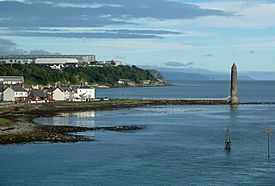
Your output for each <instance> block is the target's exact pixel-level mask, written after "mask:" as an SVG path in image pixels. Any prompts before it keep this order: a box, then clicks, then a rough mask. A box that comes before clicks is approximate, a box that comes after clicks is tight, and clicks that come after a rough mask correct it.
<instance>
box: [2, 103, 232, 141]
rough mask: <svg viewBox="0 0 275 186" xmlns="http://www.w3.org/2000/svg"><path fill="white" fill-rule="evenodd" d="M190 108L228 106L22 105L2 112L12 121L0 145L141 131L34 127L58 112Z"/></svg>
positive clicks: (3, 115)
mask: <svg viewBox="0 0 275 186" xmlns="http://www.w3.org/2000/svg"><path fill="white" fill-rule="evenodd" d="M183 104H185V105H191V104H210V105H217V104H228V102H226V101H210V102H209V101H202V100H197V101H192V100H115V101H107V102H93V103H72V102H67V103H48V104H32V105H22V106H19V107H13V108H7V109H3V110H1V112H0V116H1V117H4V118H7V119H10V120H11V121H13V124H12V125H9V126H1V125H0V144H20V143H29V142H53V143H56V142H79V141H92V140H94V139H91V138H89V137H87V136H82V135H76V134H73V133H77V132H85V131H97V130H104V131H115V132H130V131H136V130H140V129H142V127H140V126H114V127H94V128H89V127H74V126H51V125H40V124H34V123H33V118H36V117H51V116H56V115H58V114H59V113H61V112H76V111H88V110H95V111H98V110H112V109H123V108H132V107H139V106H149V105H183Z"/></svg>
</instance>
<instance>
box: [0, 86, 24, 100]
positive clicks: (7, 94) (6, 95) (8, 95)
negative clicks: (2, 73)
mask: <svg viewBox="0 0 275 186" xmlns="http://www.w3.org/2000/svg"><path fill="white" fill-rule="evenodd" d="M3 101H16V102H26V101H28V91H27V90H26V89H24V88H23V87H21V86H11V87H8V88H6V89H5V90H4V91H3Z"/></svg>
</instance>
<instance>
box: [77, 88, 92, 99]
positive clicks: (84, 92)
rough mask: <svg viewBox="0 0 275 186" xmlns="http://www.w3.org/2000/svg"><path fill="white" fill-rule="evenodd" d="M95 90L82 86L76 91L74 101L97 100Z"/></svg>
mask: <svg viewBox="0 0 275 186" xmlns="http://www.w3.org/2000/svg"><path fill="white" fill-rule="evenodd" d="M95 97H96V93H95V88H92V87H89V86H80V87H78V88H77V89H76V93H75V96H74V101H90V100H92V99H95Z"/></svg>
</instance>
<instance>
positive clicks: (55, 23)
mask: <svg viewBox="0 0 275 186" xmlns="http://www.w3.org/2000/svg"><path fill="white" fill-rule="evenodd" d="M274 17H275V1H272V0H266V1H264V0H262V1H260V0H258V1H257V0H230V1H228V0H224V1H222V0H221V1H220V0H219V1H218V0H216V1H211V0H208V1H207V0H193V1H192V0H186V1H185V0H169V1H168V0H77V1H76V0H47V1H45V0H17V1H12V0H9V1H7V0H0V25H1V27H0V53H1V54H15V53H24V54H27V53H37V52H40V53H41V52H46V51H47V52H50V53H55V52H58V53H62V54H95V55H96V56H97V59H98V60H108V59H116V60H120V61H123V63H125V64H135V65H142V64H144V65H152V66H169V67H174V68H206V69H209V70H215V71H228V68H229V67H230V66H231V64H232V63H233V62H236V63H237V64H238V67H239V69H240V70H241V71H275V29H274V27H275V19H274Z"/></svg>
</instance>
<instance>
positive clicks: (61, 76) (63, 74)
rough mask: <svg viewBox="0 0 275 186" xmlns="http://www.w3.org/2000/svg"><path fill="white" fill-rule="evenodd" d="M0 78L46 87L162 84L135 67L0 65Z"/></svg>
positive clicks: (156, 77) (155, 77)
mask: <svg viewBox="0 0 275 186" xmlns="http://www.w3.org/2000/svg"><path fill="white" fill-rule="evenodd" d="M0 76H24V78H25V82H26V83H27V84H41V85H48V84H53V83H56V82H60V83H66V84H79V83H80V82H88V83H90V84H92V83H98V84H105V85H111V86H117V85H118V84H117V82H118V81H119V80H120V79H125V80H129V81H131V82H134V83H136V84H137V85H138V84H142V82H143V81H144V80H151V81H150V82H152V83H153V84H162V83H161V82H159V81H158V78H160V77H158V76H156V73H152V72H151V71H149V70H143V69H140V68H138V67H136V66H121V65H120V66H107V65H106V66H104V67H95V66H83V67H73V66H68V67H65V68H63V69H62V70H55V69H51V68H50V67H48V66H46V65H36V64H24V65H20V64H13V65H0Z"/></svg>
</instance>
